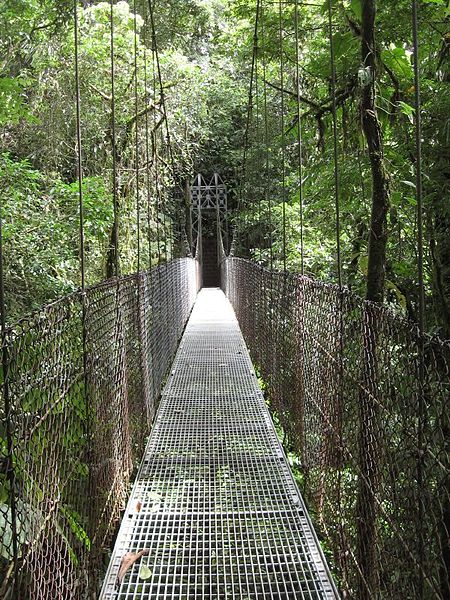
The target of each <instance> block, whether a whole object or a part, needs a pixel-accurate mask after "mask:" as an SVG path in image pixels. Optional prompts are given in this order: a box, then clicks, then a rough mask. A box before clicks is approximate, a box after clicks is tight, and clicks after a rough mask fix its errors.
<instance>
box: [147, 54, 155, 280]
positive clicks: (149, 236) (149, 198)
mask: <svg viewBox="0 0 450 600" xmlns="http://www.w3.org/2000/svg"><path fill="white" fill-rule="evenodd" d="M147 68H148V65H147V48H146V47H145V46H144V88H145V98H146V100H145V101H146V102H148V101H149V100H148V97H147V85H148V78H147ZM155 109H156V107H155ZM148 127H149V123H148V110H146V111H145V164H146V167H145V187H146V195H147V243H148V268H149V269H151V268H152V219H151V202H152V195H151V191H150V162H151V161H150V149H149V145H150V136H149V134H148Z"/></svg>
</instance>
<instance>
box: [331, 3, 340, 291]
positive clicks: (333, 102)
mask: <svg viewBox="0 0 450 600" xmlns="http://www.w3.org/2000/svg"><path fill="white" fill-rule="evenodd" d="M328 37H329V44H330V68H331V113H332V118H333V161H334V194H335V213H336V269H337V277H338V284H339V287H342V273H341V270H342V269H341V217H340V206H339V199H340V179H339V156H338V134H337V116H336V61H335V55H334V45H333V13H332V4H331V0H328Z"/></svg>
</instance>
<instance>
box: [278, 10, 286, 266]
mask: <svg viewBox="0 0 450 600" xmlns="http://www.w3.org/2000/svg"><path fill="white" fill-rule="evenodd" d="M278 24H279V31H278V33H279V42H280V89H281V195H282V205H281V206H282V219H283V224H282V227H283V272H284V273H285V274H286V271H287V269H286V157H285V153H286V139H285V133H284V110H285V106H284V56H283V9H282V0H279V2H278Z"/></svg>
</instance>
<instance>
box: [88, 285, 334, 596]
mask: <svg viewBox="0 0 450 600" xmlns="http://www.w3.org/2000/svg"><path fill="white" fill-rule="evenodd" d="M143 549H148V550H149V554H148V556H143V557H142V558H141V559H140V560H139V561H137V562H136V563H135V564H134V565H133V566H132V567H131V568H130V570H129V571H128V572H127V574H126V575H125V577H124V579H123V581H122V584H121V585H120V586H119V587H118V588H117V586H116V577H117V573H118V570H119V566H120V562H121V559H122V556H123V555H124V554H126V553H127V552H138V551H140V550H143ZM100 598H101V599H102V600H113V599H114V600H125V599H131V598H133V599H138V598H149V599H150V598H151V599H155V600H168V599H169V598H170V599H173V600H174V599H177V600H190V599H214V600H222V599H223V600H225V599H227V600H228V599H230V600H231V599H239V600H250V599H254V598H258V599H263V598H286V599H287V598H289V599H294V598H295V599H299V598H308V599H318V598H333V599H334V598H337V594H336V592H335V591H334V586H333V584H332V582H331V579H330V576H329V573H328V569H327V567H326V564H325V561H324V559H323V556H322V553H321V551H320V549H319V547H318V542H317V539H316V537H315V534H314V532H313V529H312V526H311V523H310V520H309V518H308V515H307V514H306V512H305V508H304V505H303V501H302V499H301V497H300V494H299V491H298V488H297V486H296V484H295V482H294V480H293V478H292V475H291V472H290V469H289V466H288V463H287V461H286V458H285V455H284V453H283V451H282V449H281V446H280V444H279V442H278V439H277V435H276V432H275V429H274V426H273V424H272V421H271V418H270V416H269V413H268V410H267V408H266V405H265V403H264V398H263V395H262V392H261V390H260V389H259V386H258V382H257V378H256V376H255V372H254V370H253V367H252V363H251V360H250V357H249V354H248V352H247V349H246V346H245V343H244V340H243V338H242V335H241V332H240V329H239V326H238V323H237V321H236V318H235V316H234V313H233V310H232V308H231V306H230V304H229V302H228V300H227V299H226V298H225V296H224V294H223V293H222V292H221V291H220V290H217V289H204V290H202V291H201V292H200V294H199V296H198V299H197V302H196V304H195V307H194V310H193V313H192V316H191V318H190V320H189V323H188V325H187V328H186V331H185V334H184V336H183V339H182V341H181V344H180V347H179V350H178V353H177V356H176V358H175V361H174V364H173V370H172V372H171V375H170V377H169V380H168V383H167V385H166V387H165V389H164V392H163V395H162V400H161V404H160V408H159V411H158V415H157V418H156V421H155V425H154V427H153V430H152V434H151V437H150V440H149V443H148V446H147V449H146V452H145V455H144V459H143V461H142V464H141V467H140V470H139V473H138V476H137V479H136V482H135V484H134V487H133V490H132V494H131V497H130V500H129V503H128V506H127V510H126V511H125V515H124V518H123V522H122V525H121V527H120V531H119V534H118V537H117V541H116V545H115V548H114V552H113V555H112V559H111V562H110V565H109V569H108V572H107V575H106V579H105V582H104V585H103V589H102V592H101V595H100Z"/></svg>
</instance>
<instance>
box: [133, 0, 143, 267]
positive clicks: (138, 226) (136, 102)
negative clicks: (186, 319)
mask: <svg viewBox="0 0 450 600" xmlns="http://www.w3.org/2000/svg"><path fill="white" fill-rule="evenodd" d="M133 11H134V27H133V34H134V119H135V121H134V128H135V148H134V152H135V164H134V166H135V177H136V229H137V231H136V238H137V240H136V241H137V272H138V274H139V273H140V271H141V234H140V229H141V211H140V202H139V191H140V190H139V175H140V169H139V97H138V35H137V7H136V0H134V2H133Z"/></svg>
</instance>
